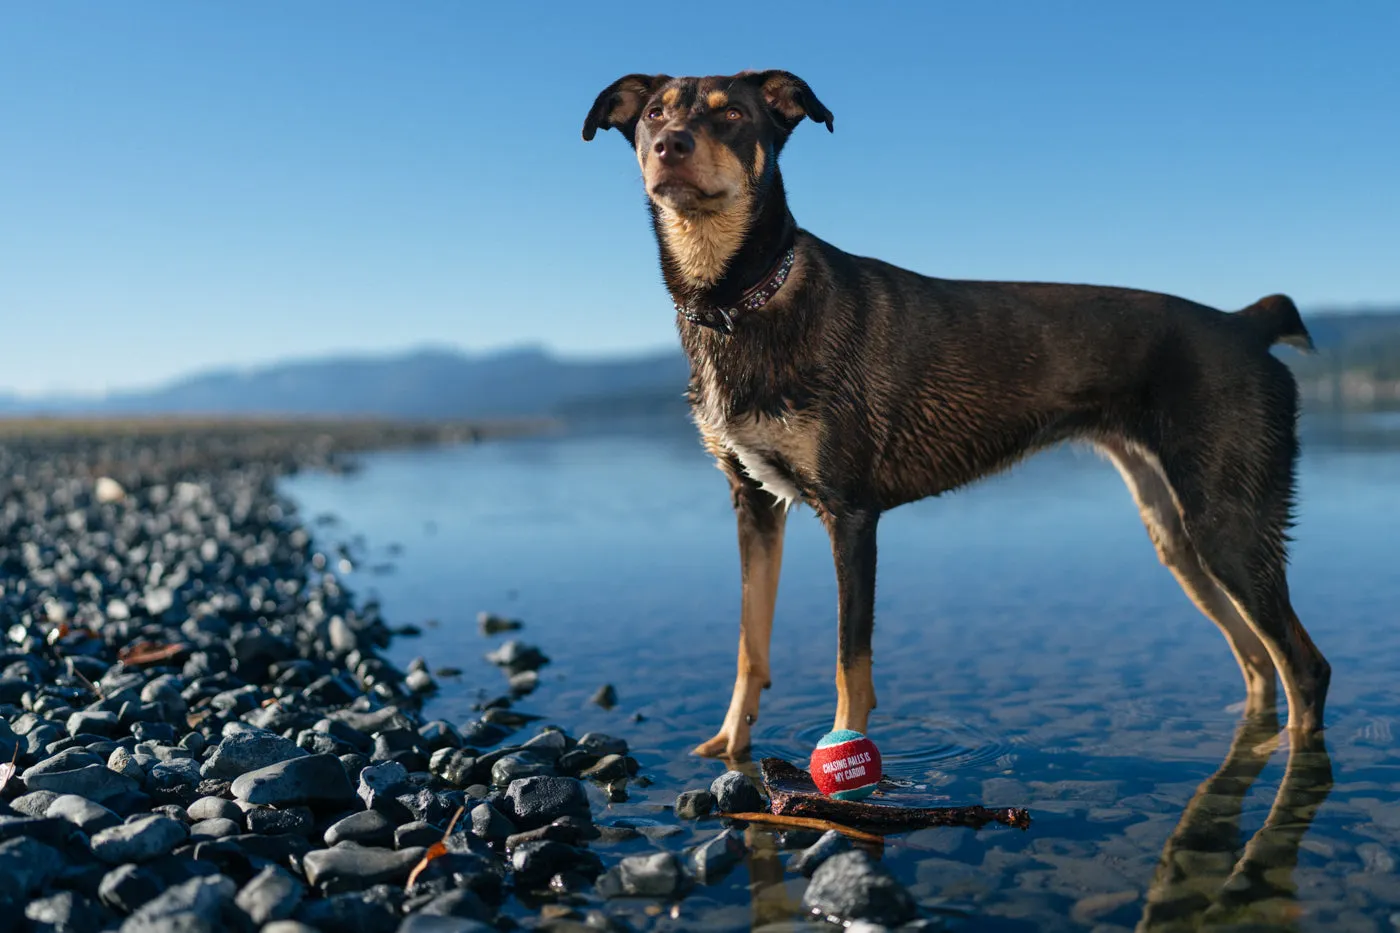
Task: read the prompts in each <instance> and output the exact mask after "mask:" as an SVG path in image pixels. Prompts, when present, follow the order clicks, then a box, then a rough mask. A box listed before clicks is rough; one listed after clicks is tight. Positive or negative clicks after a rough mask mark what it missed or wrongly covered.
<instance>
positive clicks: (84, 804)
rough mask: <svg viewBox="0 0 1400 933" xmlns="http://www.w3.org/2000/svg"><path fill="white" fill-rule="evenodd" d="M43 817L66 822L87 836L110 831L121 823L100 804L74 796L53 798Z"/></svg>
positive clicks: (67, 795) (66, 795)
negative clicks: (105, 830) (55, 818)
mask: <svg viewBox="0 0 1400 933" xmlns="http://www.w3.org/2000/svg"><path fill="white" fill-rule="evenodd" d="M44 815H45V816H47V817H50V818H54V817H57V818H58V819H64V820H67V821H68V822H70V823H72V824H73V825H74V826H76V827H78V828H79V829H81V830H82V831H83V832H85V833H87V834H88V835H89V836H91V835H93V834H94V833H98V832H101V831H102V830H104V829H110V828H111V827H113V826H116V825H118V824H119V823H121V821H122V818H121V817H119V816H117V815H116V814H115V813H113V812H112V811H111V810H108V809H107V808H106V807H104V806H102V805H101V804H97V803H93V802H92V801H91V800H88V799H87V798H86V797H79V796H78V795H76V794H64V795H63V796H61V797H55V798H54V801H53V803H51V804H49V808H48V810H46V811H45V813H44Z"/></svg>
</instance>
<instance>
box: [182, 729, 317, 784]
mask: <svg viewBox="0 0 1400 933" xmlns="http://www.w3.org/2000/svg"><path fill="white" fill-rule="evenodd" d="M305 756H306V752H305V751H303V750H302V749H300V748H298V747H297V745H296V743H295V742H293V741H291V740H290V739H284V738H283V737H282V736H280V735H277V734H275V733H272V732H262V731H248V732H237V733H234V734H233V735H229V736H226V737H224V738H223V739H222V740H221V741H220V742H219V744H218V745H215V746H214V750H213V751H212V752H210V753H209V757H208V759H206V760H205V762H204V767H203V768H202V769H201V774H202V775H203V776H204V777H206V778H222V779H225V780H230V781H231V780H234V779H236V778H238V777H240V776H242V775H243V774H245V773H247V772H249V771H256V770H258V769H259V768H266V767H268V766H269V765H275V764H277V763H279V762H282V761H287V760H289V759H292V758H302V757H305Z"/></svg>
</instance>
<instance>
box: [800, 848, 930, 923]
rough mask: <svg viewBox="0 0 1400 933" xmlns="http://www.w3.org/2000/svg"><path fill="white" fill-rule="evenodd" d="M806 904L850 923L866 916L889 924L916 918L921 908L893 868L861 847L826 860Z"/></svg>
mask: <svg viewBox="0 0 1400 933" xmlns="http://www.w3.org/2000/svg"><path fill="white" fill-rule="evenodd" d="M802 906H804V907H806V908H807V909H808V910H810V911H811V912H812V913H814V914H817V915H818V916H822V917H830V918H835V919H836V920H838V921H842V922H846V923H849V922H853V921H857V920H865V921H868V922H871V923H879V924H883V925H885V926H898V925H900V924H901V923H906V922H908V921H910V920H913V919H914V917H915V915H916V913H917V910H918V908H917V905H916V904H915V903H914V898H913V897H912V896H911V895H910V894H909V892H908V891H907V890H905V889H904V886H903V885H901V884H900V883H899V882H898V881H897V880H895V878H894V876H893V875H891V874H890V873H889V870H888V869H887V868H885V867H884V866H883V865H881V864H879V863H878V862H875V861H874V860H872V859H871V858H870V856H869V855H868V854H866V853H865V852H864V851H862V850H860V849H856V850H853V851H850V852H841V853H838V854H836V855H833V856H831V857H830V858H828V859H827V860H826V861H825V862H823V863H822V864H821V866H820V867H819V868H818V869H817V870H816V872H815V873H813V875H812V881H811V883H810V884H809V885H808V886H807V890H806V892H805V893H804V894H803V895H802Z"/></svg>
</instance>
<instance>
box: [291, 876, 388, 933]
mask: <svg viewBox="0 0 1400 933" xmlns="http://www.w3.org/2000/svg"><path fill="white" fill-rule="evenodd" d="M398 906H399V894H398V892H397V889H395V888H390V887H387V886H384V885H379V886H376V887H372V888H370V889H369V890H366V891H350V892H347V893H344V894H336V895H334V896H331V897H324V898H307V899H306V900H304V901H302V902H301V906H300V907H298V908H297V912H296V914H295V915H293V918H292V919H294V920H297V921H300V922H301V923H305V924H308V925H309V926H312V927H315V928H316V929H317V930H321V931H324V933H394V931H395V930H397V929H398V926H399V923H400V921H401V918H400V916H399V911H398Z"/></svg>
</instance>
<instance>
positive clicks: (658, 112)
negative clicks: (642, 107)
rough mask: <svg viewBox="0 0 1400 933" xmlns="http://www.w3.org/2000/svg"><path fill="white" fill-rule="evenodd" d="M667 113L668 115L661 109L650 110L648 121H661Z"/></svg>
mask: <svg viewBox="0 0 1400 933" xmlns="http://www.w3.org/2000/svg"><path fill="white" fill-rule="evenodd" d="M665 113H666V111H665V110H662V109H661V108H660V107H653V108H651V109H650V110H648V111H647V119H648V120H660V119H661V117H662V116H663V115H664V114H665Z"/></svg>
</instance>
